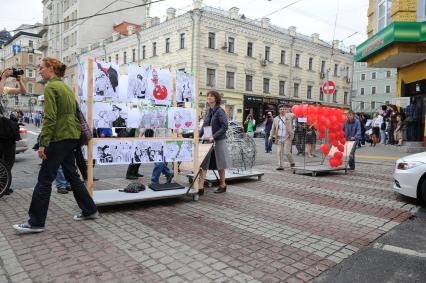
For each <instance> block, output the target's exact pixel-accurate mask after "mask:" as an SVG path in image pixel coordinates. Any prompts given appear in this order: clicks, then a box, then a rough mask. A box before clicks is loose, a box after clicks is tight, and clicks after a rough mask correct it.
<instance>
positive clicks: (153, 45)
mask: <svg viewBox="0 0 426 283" xmlns="http://www.w3.org/2000/svg"><path fill="white" fill-rule="evenodd" d="M152 56H153V57H154V56H157V42H153V43H152Z"/></svg>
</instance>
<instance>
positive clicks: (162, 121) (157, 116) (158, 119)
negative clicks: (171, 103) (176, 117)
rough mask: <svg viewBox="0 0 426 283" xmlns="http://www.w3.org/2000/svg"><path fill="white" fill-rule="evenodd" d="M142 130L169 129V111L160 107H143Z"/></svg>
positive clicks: (141, 116)
mask: <svg viewBox="0 0 426 283" xmlns="http://www.w3.org/2000/svg"><path fill="white" fill-rule="evenodd" d="M140 121H141V123H140V128H144V129H159V128H166V127H167V109H166V107H159V106H145V107H142V110H141V113H140Z"/></svg>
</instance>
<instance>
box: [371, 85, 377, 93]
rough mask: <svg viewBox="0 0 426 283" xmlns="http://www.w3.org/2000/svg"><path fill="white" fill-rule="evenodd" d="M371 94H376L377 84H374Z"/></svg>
mask: <svg viewBox="0 0 426 283" xmlns="http://www.w3.org/2000/svg"><path fill="white" fill-rule="evenodd" d="M371 94H376V87H375V86H373V87H372V88H371Z"/></svg>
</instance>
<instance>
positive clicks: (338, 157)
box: [333, 151, 343, 159]
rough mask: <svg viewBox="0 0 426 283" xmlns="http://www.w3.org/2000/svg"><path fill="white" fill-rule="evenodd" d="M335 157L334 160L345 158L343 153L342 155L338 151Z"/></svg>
mask: <svg viewBox="0 0 426 283" xmlns="http://www.w3.org/2000/svg"><path fill="white" fill-rule="evenodd" d="M333 157H334V158H336V159H342V157H343V153H341V152H340V151H336V152H335V153H334V154H333Z"/></svg>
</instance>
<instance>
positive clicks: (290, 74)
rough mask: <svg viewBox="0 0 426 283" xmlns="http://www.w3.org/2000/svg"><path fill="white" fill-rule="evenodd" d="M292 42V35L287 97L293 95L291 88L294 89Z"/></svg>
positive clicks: (292, 39) (293, 39)
mask: <svg viewBox="0 0 426 283" xmlns="http://www.w3.org/2000/svg"><path fill="white" fill-rule="evenodd" d="M294 42H295V38H294V36H291V44H290V72H289V84H290V85H289V88H290V89H289V92H288V95H289V97H288V98H289V99H291V97H292V96H293V90H294V82H293V50H294Z"/></svg>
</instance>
